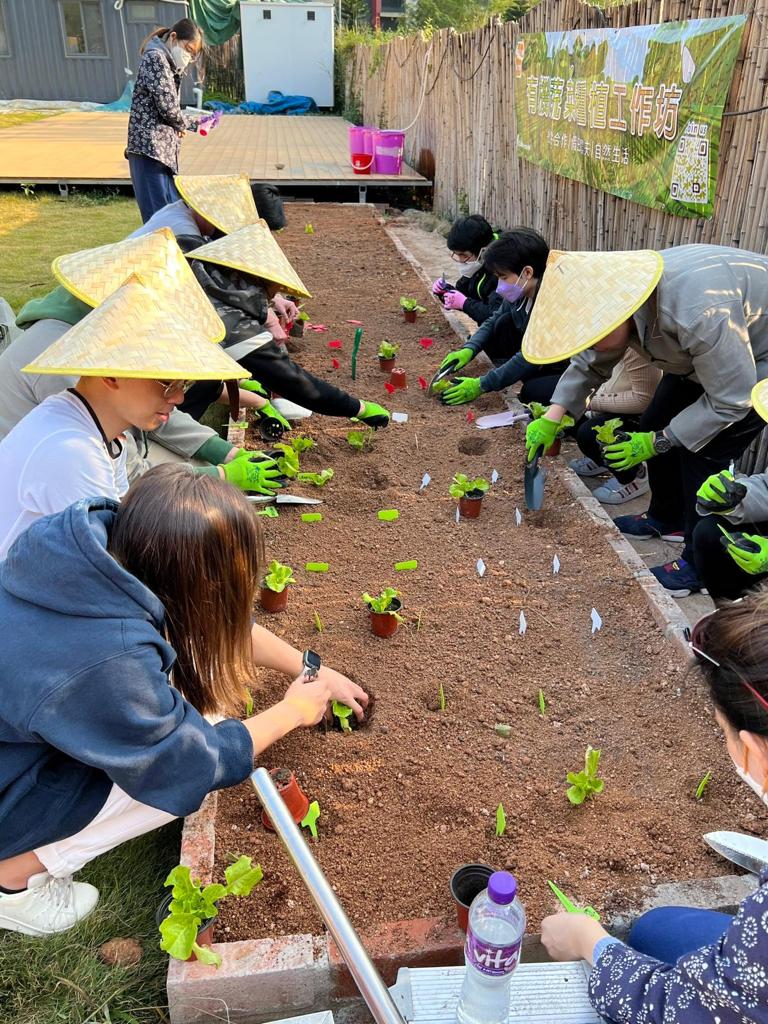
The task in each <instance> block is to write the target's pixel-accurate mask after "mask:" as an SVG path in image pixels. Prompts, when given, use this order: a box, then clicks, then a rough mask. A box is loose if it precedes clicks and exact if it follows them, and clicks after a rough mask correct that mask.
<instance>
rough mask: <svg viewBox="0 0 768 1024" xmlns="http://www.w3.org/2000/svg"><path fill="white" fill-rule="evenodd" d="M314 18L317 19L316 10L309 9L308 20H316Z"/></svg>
mask: <svg viewBox="0 0 768 1024" xmlns="http://www.w3.org/2000/svg"><path fill="white" fill-rule="evenodd" d="M314 20H315V12H314V11H307V21H314Z"/></svg>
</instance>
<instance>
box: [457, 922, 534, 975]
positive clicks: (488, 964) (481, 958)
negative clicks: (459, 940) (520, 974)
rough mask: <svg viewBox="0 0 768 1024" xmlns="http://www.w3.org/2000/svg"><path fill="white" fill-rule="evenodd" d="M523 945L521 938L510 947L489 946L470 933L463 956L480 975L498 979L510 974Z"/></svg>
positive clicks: (515, 965)
mask: <svg viewBox="0 0 768 1024" xmlns="http://www.w3.org/2000/svg"><path fill="white" fill-rule="evenodd" d="M522 944H523V940H522V938H520V939H519V940H518V941H517V942H515V943H514V944H513V945H511V946H495V945H489V944H488V943H486V942H483V941H482V940H481V939H478V938H477V936H476V935H473V934H472V932H471V931H468V932H467V944H466V946H465V948H464V955H465V956H466V959H467V963H470V964H472V966H473V967H475V968H477V970H478V971H480V973H481V974H487V975H489V976H490V977H499V976H500V975H504V974H511V973H512V971H514V969H515V968H516V967H517V965H518V963H519V962H520V947H521V946H522Z"/></svg>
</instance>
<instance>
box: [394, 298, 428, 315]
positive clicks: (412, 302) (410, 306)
mask: <svg viewBox="0 0 768 1024" xmlns="http://www.w3.org/2000/svg"><path fill="white" fill-rule="evenodd" d="M400 308H401V309H404V310H406V311H407V312H409V313H412V312H413V311H414V310H416V312H417V313H426V312H427V311H426V309H425V308H424V307H423V306H420V305H419V303H418V301H417V300H416V299H411V298H409V297H408V296H407V295H401V296H400Z"/></svg>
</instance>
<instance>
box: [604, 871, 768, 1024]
mask: <svg viewBox="0 0 768 1024" xmlns="http://www.w3.org/2000/svg"><path fill="white" fill-rule="evenodd" d="M598 945H599V946H600V947H601V948H600V949H599V950H598V952H597V957H596V960H595V965H594V967H593V968H592V972H591V974H590V977H589V997H590V1000H591V1002H592V1005H593V1006H594V1007H595V1009H596V1010H597V1012H598V1013H599V1014H601V1015H602V1016H603V1017H604V1018H605V1020H607V1021H611V1022H612V1024H768V870H766V871H764V872H763V873H762V875H761V876H760V888H759V889H758V890H757V891H756V892H755V893H754V894H753V895H752V896H749V897H748V898H747V899H746V900H744V902H743V903H742V904H741V907H740V908H739V912H738V914H737V915H736V917H735V918H734V919H733V922H732V924H731V925H730V927H729V928H728V929H727V930H726V932H725V933H724V934H723V936H722V938H720V939H719V940H718V941H717V942H716V943H714V944H713V945H711V946H704V947H703V948H702V949H697V950H695V951H694V952H693V953H688V954H687V955H686V956H683V957H681V958H680V959H679V960H678V961H677V963H676V964H674V966H670V965H669V964H663V963H660V962H659V961H658V960H654V959H652V958H651V957H649V956H645V955H644V954H642V953H637V952H636V951H635V950H634V949H630V948H629V946H625V945H624V943H623V942H619V941H618V940H613V941H610V940H608V939H603V940H602V942H601V943H598Z"/></svg>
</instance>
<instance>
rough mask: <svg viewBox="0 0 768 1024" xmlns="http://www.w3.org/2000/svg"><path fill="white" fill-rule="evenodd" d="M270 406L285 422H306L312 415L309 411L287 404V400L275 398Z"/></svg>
mask: <svg viewBox="0 0 768 1024" xmlns="http://www.w3.org/2000/svg"><path fill="white" fill-rule="evenodd" d="M272 405H273V406H274V407H275V408H276V409H277V411H278V412H279V413H280V415H281V416H285V418H286V419H287V420H306V419H309V417H310V416H311V415H312V412H311V411H310V410H309V409H305V408H304V407H303V406H301V405H296V403H295V402H289V401H288V399H287V398H275V399H274V401H273V402H272Z"/></svg>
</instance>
